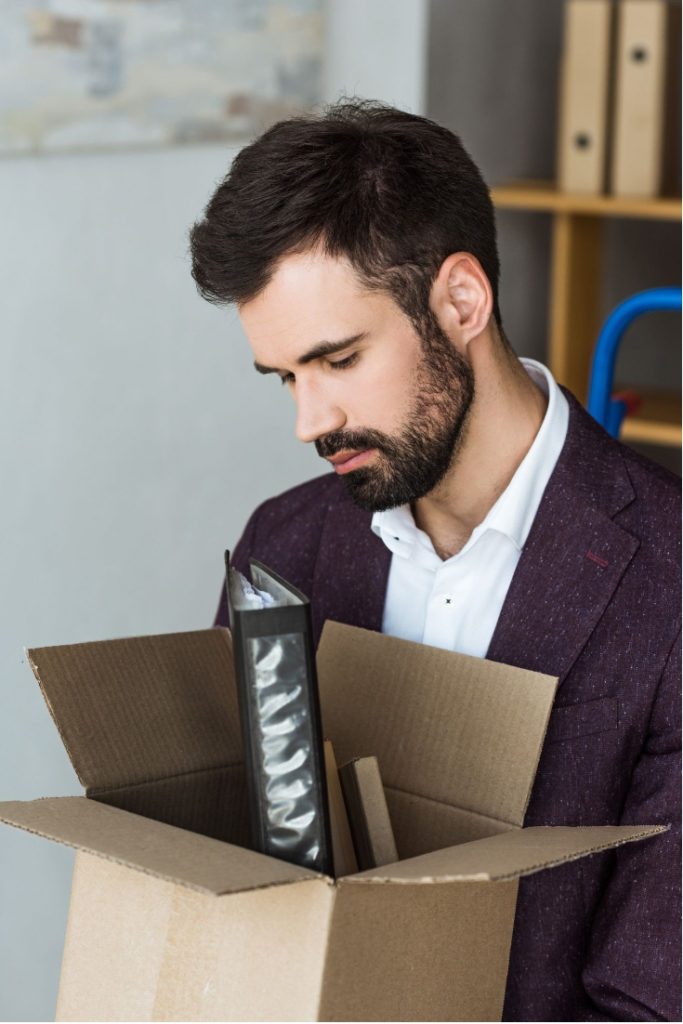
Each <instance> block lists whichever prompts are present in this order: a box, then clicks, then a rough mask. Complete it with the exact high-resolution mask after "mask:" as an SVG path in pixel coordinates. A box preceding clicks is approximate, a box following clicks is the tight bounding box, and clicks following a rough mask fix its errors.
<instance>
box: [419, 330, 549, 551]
mask: <svg viewBox="0 0 683 1024" xmlns="http://www.w3.org/2000/svg"><path fill="white" fill-rule="evenodd" d="M470 348H471V352H470V358H471V362H472V369H473V371H474V379H475V397H474V401H473V402H472V406H471V408H470V413H469V416H468V418H467V423H466V426H465V431H464V436H463V439H462V442H461V444H460V447H459V448H458V450H457V452H456V457H455V460H454V462H453V464H452V466H451V468H450V469H449V471H448V473H447V475H446V476H445V477H444V479H443V480H442V481H441V483H440V484H439V485H438V487H436V488H435V489H434V490H433V491H432V492H431V493H430V494H428V495H427V496H426V497H424V498H420V499H419V500H418V501H417V502H415V504H414V505H413V516H414V518H415V522H416V524H417V526H418V527H419V528H420V529H421V530H424V531H425V533H426V534H427V535H428V536H429V538H430V539H431V541H432V544H433V545H434V550H435V551H436V553H437V554H438V555H439V556H440V557H441V558H443V559H446V558H450V557H451V555H454V554H456V553H457V552H458V551H460V549H461V548H462V547H464V545H465V544H466V543H467V541H468V539H469V537H470V535H471V533H472V531H473V530H474V528H475V527H476V526H478V525H479V523H481V522H482V521H483V520H484V519H485V518H486V515H487V513H488V512H489V510H490V509H491V508H492V507H493V505H494V504H495V502H496V501H497V500H498V498H499V497H500V495H501V494H502V493H503V491H504V490H505V488H506V487H507V486H508V484H509V483H510V481H511V480H512V477H513V476H514V475H515V472H516V470H517V468H518V466H519V464H520V463H521V462H522V460H523V458H524V456H525V455H526V453H527V452H528V451H529V448H530V447H531V445H532V443H533V441H534V438H535V437H536V434H537V433H538V431H539V429H540V426H541V423H542V422H543V417H544V416H545V412H546V408H547V404H548V403H547V399H546V396H545V395H544V394H543V393H542V392H541V391H540V389H539V388H538V387H537V386H536V385H535V384H534V382H533V381H532V380H531V378H530V377H529V375H528V373H527V372H526V370H525V369H524V367H523V366H522V364H521V363H520V361H519V359H518V358H517V357H516V356H515V355H514V353H512V352H511V351H509V350H507V349H506V348H503V347H502V346H501V343H500V342H499V341H494V340H493V339H491V338H490V337H485V336H481V337H480V338H477V339H475V340H474V341H473V342H472V343H471V345H470Z"/></svg>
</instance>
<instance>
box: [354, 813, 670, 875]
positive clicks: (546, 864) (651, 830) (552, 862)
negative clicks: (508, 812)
mask: <svg viewBox="0 0 683 1024" xmlns="http://www.w3.org/2000/svg"><path fill="white" fill-rule="evenodd" d="M539 827H540V828H543V827H547V828H552V827H553V826H539ZM559 827H568V828H570V827H571V826H559ZM596 827H599V826H596ZM607 827H609V826H607ZM634 828H636V829H638V831H636V832H635V833H633V832H632V834H631V835H628V836H624V838H623V839H613V840H611V841H609V842H605V843H598V844H595V845H594V846H592V847H591V848H590V849H587V850H582V851H581V852H579V853H572V854H567V855H566V856H563V857H555V858H550V859H547V860H544V861H538V862H537V863H534V864H531V865H529V866H528V867H525V868H524V870H522V871H511V872H507V873H505V872H504V873H501V874H497V875H492V874H491V873H490V872H474V873H467V874H438V875H415V876H413V877H407V878H396V877H392V876H391V875H389V874H386V875H379V874H378V873H377V872H378V871H379V870H380V869H374V870H373V871H367V872H362V873H361V874H358V875H353V876H351V877H349V878H343V879H339V881H338V884H339V885H344V884H349V885H351V884H352V885H386V884H387V883H391V884H392V885H435V884H439V885H441V884H449V883H451V882H511V881H513V880H515V879H518V878H524V877H526V876H527V875H535V874H538V872H539V871H547V870H550V869H552V868H555V867H560V866H561V865H563V864H569V863H571V862H572V861H576V860H581V858H583V857H590V856H592V855H593V854H594V853H604V852H605V851H607V850H613V849H616V848H617V847H619V846H625V845H626V844H627V843H635V842H640V841H641V840H643V839H650V838H652V837H653V836H657V835H661V834H662V833H663V832H668V831H669V828H670V826H669V825H643V826H634ZM520 831H524V830H523V829H522V830H520ZM437 852H440V851H437ZM426 856H429V855H426ZM413 859H414V860H420V859H422V858H413ZM409 863H410V861H399V862H398V864H396V865H391V866H394V867H398V866H399V865H400V866H401V868H402V869H404V870H405V867H406V866H408V865H409ZM388 866H389V865H388Z"/></svg>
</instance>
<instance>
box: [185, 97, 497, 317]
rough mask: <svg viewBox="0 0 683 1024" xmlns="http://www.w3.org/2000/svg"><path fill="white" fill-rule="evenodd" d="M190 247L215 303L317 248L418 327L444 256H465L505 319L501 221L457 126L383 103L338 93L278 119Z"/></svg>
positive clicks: (239, 159)
mask: <svg viewBox="0 0 683 1024" xmlns="http://www.w3.org/2000/svg"><path fill="white" fill-rule="evenodd" d="M190 244H191V251H192V276H193V277H194V279H195V281H196V283H197V287H198V289H199V291H200V293H201V294H202V295H203V296H204V298H206V299H208V300H209V302H214V303H217V304H223V303H236V304H237V305H241V304H243V303H245V302H248V301H249V300H250V299H253V298H255V297H256V296H257V295H258V294H259V293H260V292H261V291H262V290H263V288H265V287H266V285H267V284H268V282H269V280H270V278H271V276H272V274H273V272H274V270H275V268H276V265H277V263H278V261H279V260H280V258H281V257H282V256H284V255H285V254H288V253H294V252H301V251H303V250H306V249H309V248H313V247H315V246H319V247H320V248H321V249H322V251H323V252H325V253H326V254H327V255H330V256H344V257H346V258H347V259H348V260H349V262H350V263H351V265H352V266H353V268H354V269H355V271H356V273H357V275H358V277H359V280H360V281H361V282H362V284H363V285H364V286H365V287H366V288H370V289H373V290H374V289H376V290H383V291H385V292H387V293H389V294H390V295H392V296H393V298H394V300H395V301H396V302H397V304H398V305H399V307H400V308H401V309H402V310H403V312H404V313H405V314H406V315H407V316H408V317H409V318H410V319H411V320H412V321H413V322H414V323H419V322H421V321H422V320H423V318H424V316H425V314H426V313H427V311H428V309H429V292H430V288H431V284H432V282H433V281H434V279H435V277H436V275H437V273H438V271H439V268H440V266H441V264H442V263H443V261H444V260H445V259H446V257H447V256H449V255H450V254H451V253H453V252H461V251H464V252H469V253H472V255H473V256H476V257H477V259H478V260H479V262H480V263H481V265H482V267H483V269H484V272H485V274H486V276H487V277H488V279H489V281H490V284H491V288H492V291H493V299H494V308H493V315H494V318H495V320H496V322H497V323H498V325H499V327H500V325H501V317H500V311H499V308H498V277H499V261H498V250H497V245H496V226H495V217H494V211H493V204H492V203H491V198H490V196H489V191H488V188H487V187H486V184H485V182H484V180H483V178H482V176H481V173H480V172H479V169H478V168H477V166H476V165H475V164H474V162H473V161H472V159H471V158H470V157H469V155H468V154H467V153H466V151H465V149H464V148H463V146H462V143H461V142H460V139H459V138H458V137H457V135H454V134H453V132H450V131H448V129H446V128H443V127H441V126H440V125H438V124H436V123H435V122H434V121H430V120H428V119H427V118H425V117H417V116H416V115H414V114H407V113H405V112H404V111H401V110H396V109H395V108H393V107H390V106H387V105H386V104H383V103H378V102H375V101H371V100H358V99H351V100H343V101H341V102H339V103H337V104H335V105H333V106H329V107H326V108H325V109H324V110H323V111H322V112H321V113H314V114H310V115H305V116H301V117H294V118H291V119H288V120H286V121H280V122H278V123H277V124H275V125H273V126H272V127H271V128H269V129H268V130H267V131H266V132H264V133H263V135H261V136H260V137H259V138H257V139H256V140H255V141H254V142H252V143H251V144H250V145H248V146H246V147H245V148H244V149H242V150H241V151H240V152H239V153H238V154H237V156H236V157H235V159H234V161H233V164H232V167H231V168H230V171H229V173H228V175H227V177H226V178H225V180H224V181H223V182H221V184H220V185H219V186H218V188H217V189H216V191H215V193H214V195H213V196H212V198H211V200H210V201H209V203H208V205H207V207H206V210H205V211H204V216H203V218H202V220H200V221H199V222H198V223H197V224H195V225H194V227H193V228H192V230H191V232H190Z"/></svg>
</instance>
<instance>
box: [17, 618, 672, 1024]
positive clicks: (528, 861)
mask: <svg viewBox="0 0 683 1024" xmlns="http://www.w3.org/2000/svg"><path fill="white" fill-rule="evenodd" d="M29 658H30V661H31V664H32V667H33V669H34V672H35V674H36V676H37V677H38V680H39V682H40V685H41V688H42V690H43V694H44V696H45V699H46V701H47V703H48V706H49V708H50V711H51V713H52V715H53V717H54V720H55V722H56V724H57V726H58V728H59V731H60V733H61V736H62V739H63V741H64V744H65V746H66V749H67V751H68V752H69V756H70V757H71V760H72V762H73V765H74V767H75V769H76V771H77V773H78V777H79V779H80V780H81V782H82V783H83V785H84V786H85V788H86V796H85V797H58V798H44V799H40V800H33V801H27V802H20V801H16V802H7V803H2V804H0V818H1V819H2V820H3V821H5V822H7V823H8V824H12V825H16V826H18V827H19V828H24V829H26V830H28V831H30V832H34V833H37V834H38V835H42V836H45V837H46V838H49V839H53V840H55V841H56V842H61V843H66V844H67V845H70V846H73V847H75V848H76V850H77V851H78V853H77V856H76V863H75V869H74V878H73V886H72V895H71V906H70V911H69V919H68V925H67V932H66V940H65V947H64V955H63V961H62V972H61V980H60V989H59V999H58V1006H57V1019H58V1020H70V1021H78V1020H81V1021H125V1020H135V1021H145V1020H166V1021H169V1020H185V1021H187V1020H195V1021H215V1020H223V1021H224V1020H384V1021H386V1020H467V1021H474V1020H499V1019H500V1017H501V1014H502V1006H503V995H504V991H505V980H506V973H507V966H508V956H509V950H510V941H511V935H512V925H513V919H514V914H515V903H516V898H517V884H518V879H519V878H520V877H521V876H522V875H526V874H530V873H532V872H535V871H541V870H545V869H547V868H551V867H553V866H555V865H558V864H563V863H565V862H566V861H570V860H573V859H575V858H577V857H582V856H584V855H585V854H589V853H594V852H597V851H600V850H605V849H607V848H608V847H612V846H617V845H618V844H620V843H624V842H629V841H631V840H635V839H642V838H645V837H647V836H650V835H652V834H654V833H656V832H657V831H661V829H658V828H655V827H653V828H648V827H640V828H638V827H633V828H627V827H595V828H529V829H523V828H522V827H521V826H522V822H523V819H524V813H525V809H526V806H527V802H528V799H529V794H530V791H531V786H532V783H533V779H534V774H535V772H536V767H537V764H538V759H539V755H540V751H541V746H542V744H543V737H544V734H545V730H546V727H547V724H548V718H549V715H550V710H551V706H552V703H553V697H554V693H555V685H556V681H555V680H554V679H551V678H549V677H547V676H543V675H539V674H537V673H534V672H527V671H522V670H520V669H515V668H510V667H508V666H505V665H501V664H497V663H494V662H490V661H485V660H482V659H478V658H470V657H466V656H464V655H457V654H452V653H450V652H446V651H441V650H438V649H436V648H432V647H425V646H422V645H419V644H412V643H408V642H406V641H402V640H396V639H393V638H390V637H385V636H382V635H380V634H377V633H370V632H367V631H365V630H360V629H355V628H352V627H350V626H343V625H340V624H338V623H327V624H326V626H325V630H324V634H323V638H322V641H321V645H320V649H319V652H318V669H319V676H320V688H321V702H322V708H323V718H324V729H325V734H326V735H327V736H329V737H330V738H331V739H332V741H333V744H334V749H335V752H336V754H337V758H338V761H339V762H340V763H342V762H344V761H348V760H350V759H351V758H353V757H359V756H364V755H369V754H375V755H376V756H377V758H378V760H379V765H380V769H381V772H382V776H383V779H384V782H385V786H386V791H387V800H388V805H389V810H390V813H391V816H392V820H393V825H394V830H395V834H396V842H397V848H398V851H399V855H400V857H401V858H402V859H401V860H400V861H399V862H398V863H396V864H394V865H392V866H388V867H382V868H378V869H373V870H371V871H365V872H363V873H361V874H358V875H351V876H347V877H345V878H341V879H339V880H337V881H336V882H335V881H333V880H331V879H329V878H326V877H323V876H320V875H317V874H315V873H313V872H311V871H308V870H306V869H304V868H299V867H295V866H292V865H290V864H287V863H285V862H283V861H279V860H275V859H273V858H270V857H266V856H263V855H261V854H258V853H255V852H253V851H250V850H248V849H245V848H244V847H243V844H244V843H245V842H246V837H247V821H246V802H245V799H244V784H243V768H242V754H241V739H240V733H239V716H238V713H237V698H236V690H235V684H234V677H233V662H232V651H231V638H230V633H229V632H228V631H227V630H223V629H209V630H203V631H200V632H193V633H180V634H169V635H165V636H150V637H139V638H134V639H124V640H112V641H103V642H98V643H87V644H76V645H70V646H62V647H50V648H41V649H38V650H33V651H30V652H29ZM652 841H654V842H656V841H657V840H656V839H655V840H652Z"/></svg>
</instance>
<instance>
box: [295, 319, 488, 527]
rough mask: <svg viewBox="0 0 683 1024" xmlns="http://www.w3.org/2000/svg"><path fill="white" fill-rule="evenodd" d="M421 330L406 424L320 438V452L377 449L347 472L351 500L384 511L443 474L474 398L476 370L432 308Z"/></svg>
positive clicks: (431, 486)
mask: <svg viewBox="0 0 683 1024" xmlns="http://www.w3.org/2000/svg"><path fill="white" fill-rule="evenodd" d="M418 333H419V335H420V339H421V341H422V359H421V361H420V365H419V367H418V371H417V377H416V384H415V391H414V395H413V403H412V408H411V410H410V413H409V417H408V422H407V424H406V425H405V426H404V427H403V428H402V429H401V431H400V433H399V434H397V435H390V434H384V433H382V432H381V431H379V430H370V429H368V430H362V429H361V430H335V431H333V432H332V433H329V434H326V435H325V436H324V437H321V438H318V440H317V441H316V442H315V447H316V450H317V452H318V455H320V456H321V457H323V458H324V457H326V456H327V457H329V456H330V455H335V454H337V452H341V451H344V450H345V449H355V450H356V451H363V450H366V449H368V448H376V449H377V452H378V454H377V457H376V458H375V459H374V463H373V465H370V466H361V467H360V468H359V469H355V470H352V471H351V472H350V473H347V474H345V475H344V477H343V481H344V484H345V486H346V489H347V491H348V493H349V495H350V497H351V498H352V500H353V501H354V502H355V503H356V504H357V505H359V506H360V508H363V509H365V510H366V511H369V512H383V511H385V510H386V509H389V508H396V507H397V506H398V505H405V504H409V503H411V502H414V501H417V499H418V498H423V497H424V496H425V495H426V494H429V493H430V491H433V490H434V488H435V487H437V486H438V484H439V483H440V482H441V481H442V480H443V478H444V477H445V475H446V473H447V472H448V470H449V469H450V467H451V466H452V465H453V463H454V461H455V459H456V457H457V452H458V448H459V447H460V445H461V443H462V440H463V437H464V433H465V429H466V425H467V418H468V414H469V411H470V408H471V405H472V401H473V399H474V374H473V373H472V368H471V367H470V365H469V363H468V362H467V360H466V359H465V358H464V357H463V356H461V355H460V353H459V352H457V351H456V350H455V349H454V348H453V345H452V343H451V341H450V340H449V338H448V337H447V335H446V334H444V332H443V331H442V330H441V328H440V327H439V325H438V322H437V320H436V317H434V315H433V313H432V312H431V310H430V311H429V312H428V314H427V316H426V318H425V320H424V322H423V323H421V324H420V327H419V330H418Z"/></svg>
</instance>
